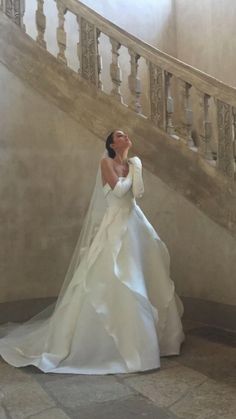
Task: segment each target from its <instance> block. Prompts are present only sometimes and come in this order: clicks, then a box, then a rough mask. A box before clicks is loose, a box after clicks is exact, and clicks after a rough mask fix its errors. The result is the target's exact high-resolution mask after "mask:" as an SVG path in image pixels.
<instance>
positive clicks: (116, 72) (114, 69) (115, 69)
mask: <svg viewBox="0 0 236 419" xmlns="http://www.w3.org/2000/svg"><path fill="white" fill-rule="evenodd" d="M110 42H111V46H112V63H111V65H110V75H111V80H112V83H113V88H112V90H111V94H112V95H113V96H114V97H115V98H116V99H117V100H118V101H119V102H121V103H123V99H122V96H121V93H120V85H121V71H120V66H119V60H118V58H119V49H120V47H121V44H120V43H119V42H118V41H116V40H115V39H113V38H110Z"/></svg>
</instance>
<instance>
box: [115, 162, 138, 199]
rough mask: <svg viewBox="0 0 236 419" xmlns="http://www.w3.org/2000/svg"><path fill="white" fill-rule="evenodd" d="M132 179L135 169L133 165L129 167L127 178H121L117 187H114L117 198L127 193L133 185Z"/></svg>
mask: <svg viewBox="0 0 236 419" xmlns="http://www.w3.org/2000/svg"><path fill="white" fill-rule="evenodd" d="M132 180H133V170H132V167H130V168H129V173H128V175H127V176H126V178H125V179H119V180H118V182H117V183H116V185H115V187H114V188H113V193H114V194H115V196H116V197H117V198H121V197H122V196H123V195H125V194H126V193H127V192H128V190H129V189H130V188H131V186H132Z"/></svg>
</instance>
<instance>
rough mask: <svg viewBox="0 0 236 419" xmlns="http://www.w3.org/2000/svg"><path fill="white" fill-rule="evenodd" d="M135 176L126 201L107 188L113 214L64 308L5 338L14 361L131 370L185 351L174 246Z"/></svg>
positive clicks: (59, 369)
mask: <svg viewBox="0 0 236 419" xmlns="http://www.w3.org/2000/svg"><path fill="white" fill-rule="evenodd" d="M135 167H136V169H137V167H138V166H137V165H136V166H135ZM140 173H141V172H140V171H139V177H140ZM135 179H136V180H135V182H136V183H135V182H134V183H133V187H132V188H130V190H129V191H128V192H127V193H126V194H125V195H124V196H123V197H122V198H117V197H116V196H115V195H114V193H113V191H112V189H111V188H110V186H109V185H108V184H106V185H105V186H104V187H103V190H104V197H105V199H106V201H107V209H106V212H105V214H104V217H103V220H102V222H101V225H100V227H99V229H98V231H97V234H96V235H95V237H94V240H93V242H92V244H91V246H90V248H89V251H88V252H87V253H86V254H85V255H84V257H83V259H82V261H81V263H80V264H79V266H78V268H77V270H76V272H75V274H74V276H73V278H72V280H71V282H70V284H69V286H68V287H67V289H66V292H65V295H64V296H63V299H62V300H61V302H60V305H59V307H58V308H57V310H56V311H55V312H54V313H53V315H52V316H51V318H50V319H46V320H39V321H38V322H35V324H34V325H32V324H29V328H28V330H27V329H26V328H25V327H24V333H23V334H22V333H21V329H20V326H19V328H18V331H17V330H14V331H13V332H12V333H9V334H7V335H6V336H5V337H3V338H2V339H0V354H1V355H2V357H3V358H4V359H5V361H7V362H8V363H9V364H12V365H14V366H15V367H21V366H26V365H29V364H31V365H35V366H36V367H38V368H39V369H40V370H42V371H44V372H53V373H76V374H109V373H128V372H135V371H144V370H148V369H154V368H158V367H160V356H164V355H176V354H179V353H180V345H181V343H182V342H183V340H184V333H183V329H182V324H181V316H182V314H183V305H182V302H181V300H180V299H179V297H178V296H177V295H176V293H175V287H174V283H173V281H172V280H171V279H170V277H169V265H170V258H169V253H168V250H167V248H166V245H165V244H164V243H163V241H162V240H161V239H160V237H159V236H158V234H157V233H156V231H155V230H154V228H153V227H152V225H151V224H150V223H149V221H148V220H147V218H146V217H145V215H144V214H143V212H142V211H141V209H140V207H139V206H138V205H137V203H136V200H135V198H134V196H141V195H142V193H143V184H142V179H141V178H140V179H139V181H138V176H136V178H135ZM135 188H136V189H135ZM134 189H135V190H134Z"/></svg>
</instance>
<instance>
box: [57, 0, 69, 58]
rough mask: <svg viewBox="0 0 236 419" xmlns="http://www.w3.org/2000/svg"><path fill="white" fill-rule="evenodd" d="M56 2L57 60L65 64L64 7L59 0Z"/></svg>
mask: <svg viewBox="0 0 236 419" xmlns="http://www.w3.org/2000/svg"><path fill="white" fill-rule="evenodd" d="M56 3H57V11H58V28H57V44H58V48H59V52H58V54H57V58H58V60H59V61H61V62H63V63H64V64H66V65H67V59H66V56H65V50H66V32H65V28H64V24H65V13H66V7H65V6H64V4H63V3H62V2H61V1H60V0H56Z"/></svg>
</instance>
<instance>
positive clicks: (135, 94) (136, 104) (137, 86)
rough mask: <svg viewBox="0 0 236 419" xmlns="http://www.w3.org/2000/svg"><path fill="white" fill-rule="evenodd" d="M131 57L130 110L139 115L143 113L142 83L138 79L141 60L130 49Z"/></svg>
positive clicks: (129, 79)
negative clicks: (139, 61) (141, 101)
mask: <svg viewBox="0 0 236 419" xmlns="http://www.w3.org/2000/svg"><path fill="white" fill-rule="evenodd" d="M128 51H129V55H130V69H131V71H130V75H129V78H128V81H129V89H130V92H131V100H130V108H131V109H133V110H134V111H135V112H137V113H142V106H141V103H140V97H141V81H140V79H139V78H138V77H137V75H138V60H139V59H140V55H139V54H136V52H134V51H133V50H132V49H129V50H128Z"/></svg>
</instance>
